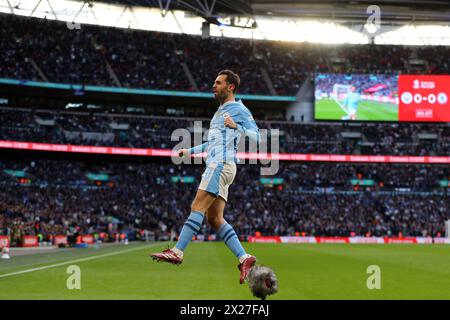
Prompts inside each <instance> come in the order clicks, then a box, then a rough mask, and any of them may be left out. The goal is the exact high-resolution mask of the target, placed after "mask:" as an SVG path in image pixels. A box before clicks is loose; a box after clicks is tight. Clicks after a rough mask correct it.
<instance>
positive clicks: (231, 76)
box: [218, 69, 241, 94]
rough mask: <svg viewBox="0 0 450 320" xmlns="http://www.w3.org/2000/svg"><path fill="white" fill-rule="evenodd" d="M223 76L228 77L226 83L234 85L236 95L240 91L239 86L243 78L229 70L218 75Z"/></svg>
mask: <svg viewBox="0 0 450 320" xmlns="http://www.w3.org/2000/svg"><path fill="white" fill-rule="evenodd" d="M222 74H224V75H226V76H227V79H226V81H227V83H228V84H234V90H233V93H234V94H236V92H237V90H238V89H239V85H240V84H241V78H239V76H238V75H237V74H236V73H234V72H233V71H231V70H228V69H227V70H222V71H220V72H219V74H218V75H219V76H220V75H222Z"/></svg>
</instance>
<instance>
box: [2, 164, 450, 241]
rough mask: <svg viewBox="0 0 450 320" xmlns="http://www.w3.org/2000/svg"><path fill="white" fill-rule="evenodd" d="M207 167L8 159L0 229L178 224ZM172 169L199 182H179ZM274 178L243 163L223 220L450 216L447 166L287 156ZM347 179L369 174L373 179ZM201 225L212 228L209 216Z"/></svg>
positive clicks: (339, 221)
mask: <svg viewBox="0 0 450 320" xmlns="http://www.w3.org/2000/svg"><path fill="white" fill-rule="evenodd" d="M4 170H13V171H15V172H17V171H21V172H23V173H24V174H22V177H21V178H18V177H17V176H13V175H11V171H9V173H8V172H5V171H4ZM202 170H203V166H202V165H174V164H172V163H170V162H169V161H152V162H148V161H146V162H142V161H126V162H123V161H120V162H119V161H109V162H106V161H100V160H93V159H90V160H64V159H53V160H51V159H42V158H32V159H25V160H20V159H8V160H3V161H1V162H0V190H1V192H0V233H4V234H5V233H6V234H10V235H12V234H17V233H18V232H19V233H21V234H31V235H35V234H38V233H40V234H43V236H44V238H45V237H48V236H49V235H51V234H53V235H56V234H65V233H66V234H68V233H71V232H73V230H78V231H79V232H80V233H92V232H108V228H109V224H110V223H111V221H112V220H115V221H117V223H118V225H119V230H125V229H127V230H144V229H145V230H149V231H151V232H155V233H159V234H164V233H171V232H174V233H179V232H180V230H181V227H182V226H183V223H184V221H185V219H186V217H187V215H188V212H189V210H190V209H189V208H190V205H191V201H192V200H193V197H194V196H195V192H196V189H197V188H196V187H197V185H198V183H199V178H200V175H201V173H202ZM88 173H91V174H98V175H100V174H106V175H108V176H107V180H105V181H98V180H95V179H96V178H94V180H90V179H89V178H88V176H87V174H88ZM175 176H181V177H194V182H193V183H180V182H173V181H172V177H175ZM274 177H277V178H283V179H284V181H283V183H282V184H281V185H263V184H262V182H261V181H260V178H261V176H260V166H258V165H248V164H246V165H238V174H237V176H236V178H235V181H234V183H233V185H232V187H231V189H230V194H229V202H228V205H227V207H226V209H225V219H226V220H228V221H229V222H230V223H233V225H234V226H235V228H236V230H237V232H238V233H239V234H240V235H242V236H247V235H253V234H254V233H255V232H257V231H259V232H261V233H262V234H263V235H293V234H294V233H295V232H304V233H305V234H306V235H316V236H320V235H326V236H349V235H350V234H351V233H355V234H356V235H361V236H367V235H368V234H370V235H375V236H397V235H398V233H399V232H401V233H402V234H403V235H404V236H407V235H410V236H429V235H430V236H436V235H439V234H441V235H443V234H444V222H445V221H446V220H448V219H449V218H450V216H449V212H450V194H448V193H447V188H443V187H440V186H439V184H438V181H439V180H442V179H443V180H450V169H449V168H448V166H444V165H395V166H392V165H387V164H386V165H381V164H376V165H363V164H361V165H356V166H355V165H350V164H313V163H309V164H307V163H281V165H280V171H279V172H278V173H277V174H276V175H275V176H274ZM24 179H25V180H26V181H24ZM97 179H100V178H97ZM350 179H360V180H362V179H373V180H374V186H372V187H366V188H359V187H357V186H355V185H353V184H352V183H351V182H350ZM380 182H381V183H382V184H380ZM17 230H19V231H17ZM201 232H202V233H203V234H205V235H208V234H214V233H215V232H214V230H212V229H211V228H210V227H209V226H207V225H206V224H205V225H204V226H203V229H202V231H201Z"/></svg>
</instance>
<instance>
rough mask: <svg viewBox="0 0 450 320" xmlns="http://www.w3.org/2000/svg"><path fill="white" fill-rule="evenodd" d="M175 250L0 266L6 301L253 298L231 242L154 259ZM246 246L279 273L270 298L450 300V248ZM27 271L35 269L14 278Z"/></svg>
mask: <svg viewBox="0 0 450 320" xmlns="http://www.w3.org/2000/svg"><path fill="white" fill-rule="evenodd" d="M167 245H168V244H167V243H151V244H144V243H141V244H132V245H129V246H124V245H113V246H109V247H102V248H100V249H94V248H89V249H69V250H63V251H57V252H54V253H39V254H34V255H26V256H25V255H24V256H15V257H13V258H12V259H11V260H0V299H195V300H197V299H199V300H201V299H229V300H235V299H253V297H252V296H251V294H250V291H249V288H248V286H247V284H245V285H240V284H239V271H238V269H237V259H236V258H235V257H234V256H233V255H232V254H231V253H230V252H229V251H228V249H227V248H226V247H225V245H224V244H223V243H221V242H205V243H191V244H190V246H189V247H188V249H187V251H186V253H185V261H184V262H183V264H182V265H181V266H174V265H170V264H166V263H157V262H154V261H152V260H151V259H150V258H149V257H148V254H149V253H151V252H155V251H159V250H161V249H163V248H165V247H167ZM244 246H245V248H246V249H247V250H248V251H249V252H250V253H252V254H255V255H256V256H257V257H258V259H259V262H260V263H261V264H264V265H267V266H270V267H272V268H273V269H274V271H275V273H276V274H277V277H278V280H279V292H278V293H277V294H276V295H273V296H270V297H269V299H450V289H449V288H450V268H449V266H450V246H448V245H404V244H403V245H394V244H392V245H362V244H361V245H359V244H358V245H348V244H347V245H345V244H342V245H341V244H319V245H318V244H250V243H244ZM59 250H60V249H59ZM54 265H56V266H54ZM69 265H77V266H79V267H80V269H81V289H80V290H69V289H67V287H66V282H67V278H68V277H69V276H70V275H69V274H67V273H66V271H67V267H68V266H69ZM370 265H377V266H379V267H380V270H381V289H380V290H376V289H375V290H369V289H368V288H367V286H366V281H367V278H368V277H369V276H370V274H367V267H368V266H370ZM49 266H50V267H49ZM39 267H43V268H41V269H37V268H39ZM23 270H28V271H29V270H32V271H31V272H26V273H19V274H12V273H14V272H18V271H23Z"/></svg>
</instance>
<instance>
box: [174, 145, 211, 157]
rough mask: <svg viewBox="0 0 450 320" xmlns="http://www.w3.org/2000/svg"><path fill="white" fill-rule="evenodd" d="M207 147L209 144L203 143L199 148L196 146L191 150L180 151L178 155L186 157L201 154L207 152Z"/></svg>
mask: <svg viewBox="0 0 450 320" xmlns="http://www.w3.org/2000/svg"><path fill="white" fill-rule="evenodd" d="M207 147H208V142H205V143H202V144H200V145H198V146H195V147H192V148H189V149H180V150H178V155H179V156H180V157H183V156H185V155H190V154H197V153H201V152H203V151H205V150H206V148H207Z"/></svg>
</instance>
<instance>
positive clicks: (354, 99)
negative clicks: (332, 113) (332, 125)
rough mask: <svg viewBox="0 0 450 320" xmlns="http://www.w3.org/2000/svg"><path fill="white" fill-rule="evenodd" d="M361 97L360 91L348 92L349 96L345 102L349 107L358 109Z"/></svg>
mask: <svg viewBox="0 0 450 320" xmlns="http://www.w3.org/2000/svg"><path fill="white" fill-rule="evenodd" d="M359 98H360V96H359V93H357V92H349V93H348V94H347V97H346V98H345V102H344V104H345V105H346V106H347V107H348V108H352V109H354V110H356V109H358V102H359Z"/></svg>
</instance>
